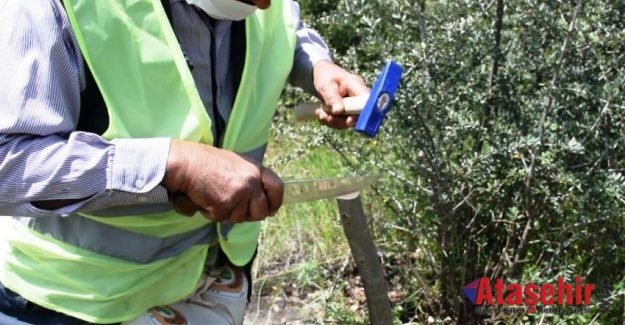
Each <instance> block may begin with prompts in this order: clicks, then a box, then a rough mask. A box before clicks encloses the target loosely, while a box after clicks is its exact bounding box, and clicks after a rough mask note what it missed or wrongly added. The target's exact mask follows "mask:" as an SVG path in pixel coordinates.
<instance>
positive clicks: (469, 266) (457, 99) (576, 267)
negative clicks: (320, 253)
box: [300, 0, 625, 323]
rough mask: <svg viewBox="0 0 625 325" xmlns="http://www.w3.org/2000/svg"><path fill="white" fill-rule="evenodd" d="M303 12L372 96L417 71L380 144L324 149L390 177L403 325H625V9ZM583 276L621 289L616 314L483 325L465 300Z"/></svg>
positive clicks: (390, 225) (439, 6)
mask: <svg viewBox="0 0 625 325" xmlns="http://www.w3.org/2000/svg"><path fill="white" fill-rule="evenodd" d="M300 3H301V4H302V8H303V10H304V19H305V21H306V22H308V24H309V25H312V27H314V28H316V29H318V30H319V31H320V33H321V34H322V35H325V36H326V38H327V40H328V42H329V44H330V45H331V47H333V48H334V49H335V52H334V54H335V59H336V61H337V62H338V63H339V64H341V65H343V66H344V67H346V68H348V69H351V70H353V71H356V72H358V73H361V74H362V75H363V76H364V77H365V78H366V80H368V81H370V82H372V81H373V80H374V78H375V76H376V73H378V72H379V70H380V68H381V67H382V66H383V64H384V63H385V61H386V60H388V59H394V60H396V61H398V62H399V63H400V64H402V66H403V67H404V69H405V72H404V77H403V80H402V84H401V86H400V89H399V93H398V94H397V98H396V102H395V106H394V108H393V111H392V112H391V114H390V116H389V118H388V119H387V121H386V122H385V124H384V126H383V128H382V130H381V132H380V134H379V135H378V136H377V138H376V139H374V140H370V139H364V138H362V137H359V136H354V135H351V134H347V133H339V134H334V133H330V132H326V131H323V130H321V129H316V130H315V131H313V135H311V136H313V137H315V138H316V140H315V141H317V142H318V141H322V142H325V143H326V144H328V145H330V146H332V147H334V148H335V149H336V150H337V151H339V152H340V153H341V154H342V155H343V156H344V157H345V159H346V161H347V162H348V163H350V164H351V165H352V168H353V169H354V171H361V172H364V171H368V172H370V171H372V170H373V171H379V172H380V173H381V174H383V175H386V176H387V177H386V179H385V181H384V182H383V183H381V185H379V186H378V187H377V193H378V194H379V195H378V198H379V199H377V200H376V201H374V202H372V207H371V209H372V211H373V212H372V213H373V215H374V217H373V218H372V220H374V221H372V224H371V226H372V227H373V229H374V231H375V235H376V236H377V240H378V242H379V243H380V245H381V250H382V251H384V257H385V259H384V262H385V267H386V268H387V272H388V275H389V284H390V285H391V286H392V287H395V288H399V289H400V290H401V291H402V297H403V300H402V301H401V302H400V303H399V304H398V305H396V306H395V307H396V310H397V311H398V314H399V318H400V319H401V320H402V321H410V320H415V321H419V322H425V321H427V320H428V316H430V317H433V318H435V319H439V320H443V321H445V320H446V321H448V322H459V323H466V322H476V321H485V322H486V321H490V322H495V321H496V320H505V321H506V322H508V321H513V320H515V319H516V320H526V321H532V320H534V319H535V318H534V317H542V316H546V319H548V320H549V319H550V320H552V321H553V322H557V321H566V322H579V323H586V322H589V321H590V319H591V318H596V319H598V320H601V321H603V322H608V323H616V322H617V321H618V322H622V310H623V307H624V306H623V300H622V295H623V292H625V291H624V289H623V281H624V278H623V276H622V274H621V273H622V272H621V270H623V269H624V267H625V250H624V249H623V247H625V235H624V234H623V225H622V223H623V216H624V212H625V209H624V208H625V194H624V193H625V192H624V191H625V173H624V170H625V136H624V135H625V131H624V130H625V110H624V109H625V106H624V105H625V42H623V40H624V39H625V20H623V17H625V4H624V3H622V2H618V1H616V2H615V1H600V3H594V4H592V5H591V4H588V3H585V2H583V1H581V0H578V1H575V2H571V1H569V2H566V1H565V2H552V1H548V2H543V1H538V0H528V1H522V2H509V1H503V0H497V1H469V0H464V1H418V2H414V1H409V0H386V1H382V0H369V1H364V0H357V1H342V2H328V1H313V0H306V1H300ZM346 141H348V142H349V143H350V145H349V146H345V145H340V144H341V143H343V144H344V143H346ZM375 207H378V208H375ZM575 276H581V277H582V278H583V279H584V281H585V282H586V283H596V282H598V281H599V279H601V278H604V277H607V278H608V279H609V280H610V283H611V285H612V287H611V289H612V296H611V298H610V300H611V302H612V303H611V305H610V309H609V310H608V311H607V312H603V313H599V311H598V304H593V305H592V310H593V314H592V315H550V314H545V315H540V314H538V315H537V314H529V315H516V316H515V315H504V314H489V315H478V314H477V313H476V312H475V310H476V308H475V307H476V306H474V305H473V304H471V302H470V301H468V300H467V299H466V298H464V297H463V295H462V291H461V288H462V287H463V286H464V285H466V284H468V283H470V282H472V281H473V280H475V279H476V278H480V277H489V278H491V279H492V280H493V281H494V279H495V278H504V280H505V282H508V283H527V282H533V283H546V282H553V281H554V279H556V278H557V277H564V278H565V279H568V280H569V282H574V278H575ZM616 297H620V299H616ZM593 299H594V300H593V301H595V302H596V301H598V297H597V296H593Z"/></svg>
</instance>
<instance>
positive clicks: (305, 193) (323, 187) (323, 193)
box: [282, 175, 380, 204]
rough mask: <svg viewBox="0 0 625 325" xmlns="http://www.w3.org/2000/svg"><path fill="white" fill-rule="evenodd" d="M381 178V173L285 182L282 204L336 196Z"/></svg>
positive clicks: (363, 186)
mask: <svg viewBox="0 0 625 325" xmlns="http://www.w3.org/2000/svg"><path fill="white" fill-rule="evenodd" d="M378 179H380V176H379V175H363V176H345V177H336V178H322V179H310V180H293V181H285V182H284V198H283V200H282V204H294V203H301V202H307V201H314V200H321V199H328V198H334V197H338V196H342V195H346V194H351V193H354V192H358V191H360V190H362V189H364V188H366V187H368V186H370V185H372V184H373V183H375V182H376V181H377V180H378Z"/></svg>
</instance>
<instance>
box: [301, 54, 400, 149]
mask: <svg viewBox="0 0 625 325" xmlns="http://www.w3.org/2000/svg"><path fill="white" fill-rule="evenodd" d="M401 74H402V68H401V66H400V65H399V64H397V63H396V62H394V61H389V62H388V63H386V65H385V66H384V69H383V70H382V72H381V73H380V75H379V76H378V79H377V80H376V81H375V83H374V84H373V87H371V93H369V95H362V96H355V97H346V98H343V104H344V105H345V114H346V115H358V114H360V116H359V117H358V121H357V122H356V125H355V126H354V129H355V130H356V132H359V133H362V134H365V135H367V136H369V137H374V136H375V135H376V134H377V133H378V130H379V129H380V125H382V121H383V120H384V118H385V117H386V113H388V111H389V109H390V108H391V103H392V102H393V99H394V98H395V92H396V91H397V87H398V86H399V81H400V79H401ZM319 107H321V108H323V109H324V110H325V111H329V108H328V107H326V106H325V105H321V104H320V103H305V104H300V105H298V106H297V107H295V120H296V121H305V120H309V119H312V118H314V117H315V110H317V108H319Z"/></svg>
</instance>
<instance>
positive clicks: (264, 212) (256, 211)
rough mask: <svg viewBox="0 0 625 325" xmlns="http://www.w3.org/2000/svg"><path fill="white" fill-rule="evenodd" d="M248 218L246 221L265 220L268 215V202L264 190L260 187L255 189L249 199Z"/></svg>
mask: <svg viewBox="0 0 625 325" xmlns="http://www.w3.org/2000/svg"><path fill="white" fill-rule="evenodd" d="M249 203H250V206H249V218H248V221H259V220H263V219H265V218H266V217H267V216H268V215H269V202H268V199H267V195H265V190H264V189H263V188H262V187H256V188H255V189H254V192H253V193H252V197H251V198H250V201H249Z"/></svg>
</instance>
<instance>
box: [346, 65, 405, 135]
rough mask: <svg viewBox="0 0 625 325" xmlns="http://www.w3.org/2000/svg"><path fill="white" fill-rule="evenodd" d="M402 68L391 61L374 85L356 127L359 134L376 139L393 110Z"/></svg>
mask: <svg viewBox="0 0 625 325" xmlns="http://www.w3.org/2000/svg"><path fill="white" fill-rule="evenodd" d="M401 74H402V68H401V66H400V65H399V64H397V63H396V62H394V61H389V62H388V63H387V64H386V66H384V70H382V73H380V76H379V77H378V79H377V80H376V81H375V83H374V84H373V87H372V88H371V93H370V94H369V99H367V103H366V104H365V107H364V108H363V109H362V112H361V113H360V116H359V117H358V121H357V122H356V126H354V129H355V130H356V131H357V132H360V133H363V134H366V135H368V136H370V137H374V136H375V135H376V134H377V133H378V130H379V129H380V125H381V124H382V121H383V120H384V117H386V113H387V112H388V111H389V109H390V108H391V103H392V102H393V99H394V98H395V92H396V91H397V86H399V81H400V79H401Z"/></svg>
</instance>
